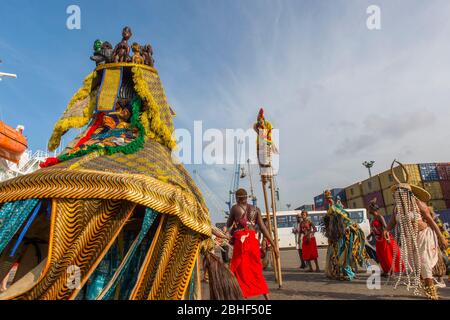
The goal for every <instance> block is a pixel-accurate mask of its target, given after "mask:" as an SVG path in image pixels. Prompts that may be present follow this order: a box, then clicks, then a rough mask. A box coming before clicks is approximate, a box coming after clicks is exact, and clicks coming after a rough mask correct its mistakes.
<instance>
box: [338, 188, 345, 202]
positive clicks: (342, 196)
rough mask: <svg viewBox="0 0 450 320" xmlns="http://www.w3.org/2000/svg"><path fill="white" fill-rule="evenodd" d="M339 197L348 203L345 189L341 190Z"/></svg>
mask: <svg viewBox="0 0 450 320" xmlns="http://www.w3.org/2000/svg"><path fill="white" fill-rule="evenodd" d="M337 197H339V198H340V199H341V201H347V194H346V193H345V189H341V191H339V193H338V194H337Z"/></svg>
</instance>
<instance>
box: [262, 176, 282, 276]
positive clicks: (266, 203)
mask: <svg viewBox="0 0 450 320" xmlns="http://www.w3.org/2000/svg"><path fill="white" fill-rule="evenodd" d="M261 182H262V188H263V194H264V205H265V207H266V219H267V229H269V234H270V235H271V236H272V235H273V233H272V220H271V217H270V210H269V201H268V197H267V190H266V183H267V180H266V177H265V176H261ZM274 223H276V222H275V220H274ZM274 242H275V241H274ZM271 251H272V261H273V263H272V266H273V270H274V272H275V280H276V282H279V280H278V278H279V276H278V268H277V264H276V258H275V253H274V252H273V250H271Z"/></svg>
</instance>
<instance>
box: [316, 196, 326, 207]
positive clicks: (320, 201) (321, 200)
mask: <svg viewBox="0 0 450 320" xmlns="http://www.w3.org/2000/svg"><path fill="white" fill-rule="evenodd" d="M324 203H325V198H324V196H323V194H321V195H318V196H315V197H314V205H315V206H316V207H321V206H323V205H324Z"/></svg>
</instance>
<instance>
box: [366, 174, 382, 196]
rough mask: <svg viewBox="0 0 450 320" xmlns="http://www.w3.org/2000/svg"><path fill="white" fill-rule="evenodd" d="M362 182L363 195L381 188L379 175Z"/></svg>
mask: <svg viewBox="0 0 450 320" xmlns="http://www.w3.org/2000/svg"><path fill="white" fill-rule="evenodd" d="M361 184H362V191H363V195H367V194H369V193H372V192H375V191H380V190H381V184H380V177H379V176H374V177H372V178H369V179H367V180H364V181H363V182H362V183H361Z"/></svg>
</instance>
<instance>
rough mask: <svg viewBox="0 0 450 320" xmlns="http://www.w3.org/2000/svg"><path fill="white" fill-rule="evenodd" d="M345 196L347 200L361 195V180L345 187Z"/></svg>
mask: <svg viewBox="0 0 450 320" xmlns="http://www.w3.org/2000/svg"><path fill="white" fill-rule="evenodd" d="M345 196H346V198H347V201H349V200H351V199H355V198H358V197H361V196H362V188H361V182H357V183H355V184H352V185H351V186H349V187H347V188H345Z"/></svg>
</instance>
